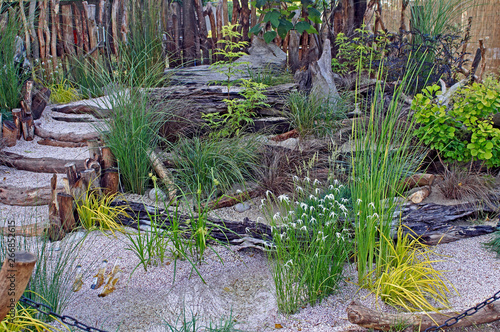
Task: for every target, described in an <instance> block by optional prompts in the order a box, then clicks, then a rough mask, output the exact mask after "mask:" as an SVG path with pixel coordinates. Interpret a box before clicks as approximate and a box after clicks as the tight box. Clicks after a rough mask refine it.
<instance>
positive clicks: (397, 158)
mask: <svg viewBox="0 0 500 332" xmlns="http://www.w3.org/2000/svg"><path fill="white" fill-rule="evenodd" d="M379 74H380V73H379ZM413 74H414V71H409V72H408V73H407V74H406V76H405V77H404V78H403V80H402V82H401V84H399V85H398V86H397V87H396V88H395V90H394V92H393V94H392V97H391V99H390V102H389V104H388V105H387V104H386V103H385V101H384V100H385V98H384V89H383V85H384V83H383V81H382V80H379V81H377V84H376V86H375V92H374V98H373V99H372V100H373V102H372V104H371V107H370V113H369V115H368V116H369V118H368V121H367V122H363V121H354V122H353V139H354V144H353V146H354V151H353V152H352V159H351V172H352V173H351V176H352V178H351V183H350V188H351V195H352V199H353V212H354V218H355V243H356V260H357V266H358V278H359V281H360V282H361V283H363V282H367V283H368V284H371V283H372V282H373V281H374V279H376V278H378V277H379V276H380V274H381V273H382V271H383V270H384V266H385V264H386V263H387V262H386V257H388V256H389V254H390V252H389V250H390V247H389V246H388V243H387V241H382V240H380V239H381V238H386V239H390V238H392V237H391V229H397V227H398V224H393V213H394V211H395V210H396V208H397V205H398V203H397V202H398V201H397V200H396V199H395V198H397V197H399V196H401V195H402V189H403V184H402V182H403V181H402V180H403V179H404V178H405V177H406V176H408V175H410V174H412V172H414V171H416V170H417V168H418V167H419V165H420V161H421V155H420V154H418V153H417V147H416V146H415V145H414V144H413V143H414V142H413V141H412V138H413V130H414V122H413V120H412V118H409V117H400V114H401V107H402V98H403V93H404V92H405V91H406V89H407V88H408V86H407V82H410V81H411V80H410V78H411V76H412V75H413ZM373 263H375V265H374V264H373Z"/></svg>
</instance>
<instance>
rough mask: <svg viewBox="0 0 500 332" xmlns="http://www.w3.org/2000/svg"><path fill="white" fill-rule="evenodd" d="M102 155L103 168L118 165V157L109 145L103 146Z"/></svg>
mask: <svg viewBox="0 0 500 332" xmlns="http://www.w3.org/2000/svg"><path fill="white" fill-rule="evenodd" d="M101 157H102V159H101V167H102V169H103V170H104V169H108V168H111V167H115V166H116V158H115V156H114V155H113V152H111V149H110V148H109V147H103V148H101Z"/></svg>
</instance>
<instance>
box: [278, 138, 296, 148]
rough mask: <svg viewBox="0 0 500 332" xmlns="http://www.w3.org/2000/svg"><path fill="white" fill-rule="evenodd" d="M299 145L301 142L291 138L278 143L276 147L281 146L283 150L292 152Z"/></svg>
mask: <svg viewBox="0 0 500 332" xmlns="http://www.w3.org/2000/svg"><path fill="white" fill-rule="evenodd" d="M298 144H299V140H298V139H297V138H289V139H287V140H284V141H282V142H278V143H277V144H276V146H281V147H282V148H287V149H290V150H294V149H295V148H296V147H297V145H298Z"/></svg>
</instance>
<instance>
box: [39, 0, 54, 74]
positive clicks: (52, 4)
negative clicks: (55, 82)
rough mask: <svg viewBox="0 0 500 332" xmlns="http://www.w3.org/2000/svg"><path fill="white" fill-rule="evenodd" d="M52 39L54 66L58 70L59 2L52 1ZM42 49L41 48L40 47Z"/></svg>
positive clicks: (51, 49) (51, 47) (51, 51)
mask: <svg viewBox="0 0 500 332" xmlns="http://www.w3.org/2000/svg"><path fill="white" fill-rule="evenodd" d="M51 3H52V11H51V14H52V31H51V32H52V38H51V43H50V53H51V54H52V66H53V68H54V71H56V69H57V30H58V26H59V0H52V1H51ZM40 49H41V46H40Z"/></svg>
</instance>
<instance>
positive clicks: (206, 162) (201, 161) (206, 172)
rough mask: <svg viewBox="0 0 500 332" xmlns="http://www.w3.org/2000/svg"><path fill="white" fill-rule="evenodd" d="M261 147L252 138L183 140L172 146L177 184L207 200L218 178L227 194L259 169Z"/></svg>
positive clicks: (195, 138) (220, 186)
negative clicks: (234, 185)
mask: <svg viewBox="0 0 500 332" xmlns="http://www.w3.org/2000/svg"><path fill="white" fill-rule="evenodd" d="M259 147H260V143H259V142H258V141H256V140H255V139H251V138H248V137H234V138H227V139H224V140H221V139H218V138H213V137H208V138H200V137H194V138H192V139H187V138H183V139H181V140H180V141H179V142H178V143H176V144H175V145H173V146H172V155H171V160H172V162H173V163H174V164H175V165H176V168H177V169H178V171H177V172H176V173H175V179H176V182H177V184H178V185H179V187H181V188H182V189H183V190H184V191H187V192H189V193H196V192H198V190H200V191H201V193H202V194H203V196H204V197H208V196H210V195H211V192H212V189H213V182H214V179H216V180H217V182H218V183H219V188H220V189H222V190H224V191H227V190H229V189H230V188H231V186H232V185H233V184H235V183H239V184H244V182H245V180H246V179H249V178H252V177H253V174H254V171H255V170H256V168H257V163H258V155H257V153H258V150H259Z"/></svg>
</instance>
